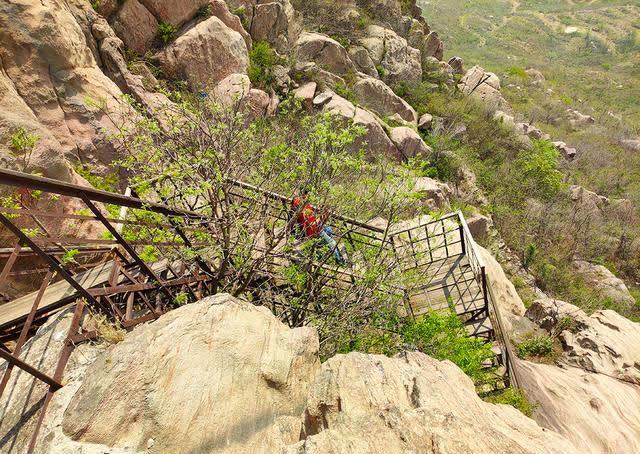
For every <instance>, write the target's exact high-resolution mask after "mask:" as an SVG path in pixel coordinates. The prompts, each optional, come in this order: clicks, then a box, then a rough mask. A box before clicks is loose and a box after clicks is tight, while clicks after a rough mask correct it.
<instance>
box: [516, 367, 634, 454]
mask: <svg viewBox="0 0 640 454" xmlns="http://www.w3.org/2000/svg"><path fill="white" fill-rule="evenodd" d="M517 367H518V371H519V377H520V385H521V386H522V387H523V388H524V391H525V392H526V394H527V395H528V396H529V399H530V400H531V401H533V402H535V403H536V409H535V411H534V415H533V416H534V419H535V420H536V421H537V422H538V424H540V425H541V426H543V427H546V428H547V429H550V430H553V431H556V432H558V433H559V434H561V435H562V436H564V437H565V438H566V439H568V440H570V441H571V442H572V443H573V445H574V446H575V447H576V449H577V450H578V452H583V453H586V452H589V453H602V454H606V453H631V452H640V387H639V386H637V385H631V384H629V383H625V382H623V381H620V380H616V379H615V378H611V377H608V376H606V375H602V374H594V373H590V372H585V371H584V370H581V369H578V368H573V367H570V368H559V367H556V366H553V365H546V364H536V363H531V362H527V361H519V362H518V366H517Z"/></svg>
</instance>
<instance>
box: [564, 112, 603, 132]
mask: <svg viewBox="0 0 640 454" xmlns="http://www.w3.org/2000/svg"><path fill="white" fill-rule="evenodd" d="M567 119H568V120H569V124H570V125H571V127H572V128H573V129H580V128H584V127H586V126H589V125H592V124H594V123H595V122H596V120H595V118H593V117H592V116H591V115H585V114H583V113H581V112H579V111H577V110H575V109H567Z"/></svg>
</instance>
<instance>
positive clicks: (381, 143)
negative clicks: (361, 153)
mask: <svg viewBox="0 0 640 454" xmlns="http://www.w3.org/2000/svg"><path fill="white" fill-rule="evenodd" d="M353 124H354V125H356V126H362V127H363V128H364V129H365V131H366V133H365V135H364V137H362V138H359V139H357V140H356V143H355V145H356V147H363V148H364V149H365V150H366V152H367V154H368V155H370V156H390V157H394V158H398V157H399V153H398V149H397V148H396V147H395V146H394V144H393V142H392V141H391V139H389V136H387V133H386V132H385V130H384V128H383V127H382V125H381V124H380V120H379V119H378V118H377V117H376V116H375V115H373V114H372V113H371V112H369V111H368V110H365V109H361V108H360V107H356V112H355V114H354V116H353Z"/></svg>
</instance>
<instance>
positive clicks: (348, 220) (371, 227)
mask: <svg viewBox="0 0 640 454" xmlns="http://www.w3.org/2000/svg"><path fill="white" fill-rule="evenodd" d="M227 181H229V182H230V183H231V184H233V185H234V186H238V187H240V188H244V189H249V190H251V191H254V192H259V193H262V194H264V195H266V196H267V197H269V198H272V199H275V200H280V201H281V202H286V203H289V204H290V203H292V202H293V197H287V196H284V195H282V194H278V193H277V192H273V191H269V190H267V189H263V188H260V187H258V186H254V185H252V184H249V183H245V182H244V181H240V180H236V179H233V178H227ZM330 214H331V217H332V218H334V219H338V220H340V221H343V222H346V223H348V224H353V225H355V226H357V227H361V228H363V229H366V230H371V231H374V232H376V233H384V231H385V229H383V228H380V227H376V226H374V225H370V224H367V223H366V222H362V221H358V220H357V219H354V218H350V217H348V216H343V215H341V214H338V213H335V212H331V213H330Z"/></svg>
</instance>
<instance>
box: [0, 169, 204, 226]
mask: <svg viewBox="0 0 640 454" xmlns="http://www.w3.org/2000/svg"><path fill="white" fill-rule="evenodd" d="M0 183H1V184H6V185H9V186H17V187H26V188H30V189H38V190H41V191H45V192H52V193H55V194H60V195H66V196H69V197H82V196H83V195H84V196H86V197H89V199H90V200H92V201H94V202H101V203H109V204H114V205H120V206H126V207H129V208H139V209H144V210H148V211H153V212H155V213H160V214H165V215H167V216H179V217H182V216H186V217H189V218H195V219H201V218H205V216H202V215H201V214H199V213H196V212H195V211H189V210H181V209H178V208H172V207H169V206H166V205H163V204H160V203H154V202H148V201H145V200H141V199H139V198H137V197H127V196H124V195H120V194H114V193H111V192H107V191H101V190H99V189H93V188H87V187H84V186H79V185H77V184H71V183H63V182H61V181H58V180H53V179H51V178H45V177H39V176H35V175H29V174H26V173H22V172H16V171H14V170H9V169H0Z"/></svg>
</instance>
